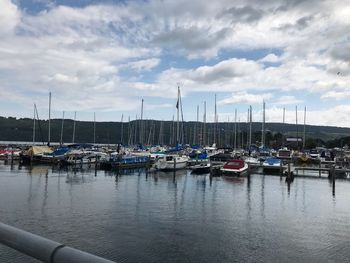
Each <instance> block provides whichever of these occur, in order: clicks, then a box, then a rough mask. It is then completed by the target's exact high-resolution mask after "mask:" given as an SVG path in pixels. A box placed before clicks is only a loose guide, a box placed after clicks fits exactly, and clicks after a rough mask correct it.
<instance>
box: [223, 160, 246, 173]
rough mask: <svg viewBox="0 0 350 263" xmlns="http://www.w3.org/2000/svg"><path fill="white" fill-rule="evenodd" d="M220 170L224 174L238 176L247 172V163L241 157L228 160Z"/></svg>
mask: <svg viewBox="0 0 350 263" xmlns="http://www.w3.org/2000/svg"><path fill="white" fill-rule="evenodd" d="M221 172H222V173H223V174H224V175H237V176H240V175H243V174H245V173H246V172H248V164H246V163H245V162H244V160H241V159H236V160H229V161H227V162H226V163H225V165H224V166H223V167H222V168H221Z"/></svg>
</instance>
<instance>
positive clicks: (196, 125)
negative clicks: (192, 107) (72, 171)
mask: <svg viewBox="0 0 350 263" xmlns="http://www.w3.org/2000/svg"><path fill="white" fill-rule="evenodd" d="M198 122H199V105H197V121H196V124H195V126H194V132H193V144H196V143H197V138H198V136H197V129H198Z"/></svg>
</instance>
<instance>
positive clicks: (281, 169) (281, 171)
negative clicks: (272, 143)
mask: <svg viewBox="0 0 350 263" xmlns="http://www.w3.org/2000/svg"><path fill="white" fill-rule="evenodd" d="M282 164H283V162H282V160H281V161H280V176H282V175H283V167H282ZM288 165H289V163H288Z"/></svg>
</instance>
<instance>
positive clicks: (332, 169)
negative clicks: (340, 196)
mask: <svg viewBox="0 0 350 263" xmlns="http://www.w3.org/2000/svg"><path fill="white" fill-rule="evenodd" d="M331 176H332V192H333V196H335V165H332V166H331Z"/></svg>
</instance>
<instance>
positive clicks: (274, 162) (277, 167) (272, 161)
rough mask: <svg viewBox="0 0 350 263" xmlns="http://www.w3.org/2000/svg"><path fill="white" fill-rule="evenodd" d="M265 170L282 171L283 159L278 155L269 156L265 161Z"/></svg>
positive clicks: (267, 171)
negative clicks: (277, 156)
mask: <svg viewBox="0 0 350 263" xmlns="http://www.w3.org/2000/svg"><path fill="white" fill-rule="evenodd" d="M262 167H263V172H264V173H271V172H282V171H283V169H284V167H283V166H282V160H281V159H278V158H276V157H269V158H267V159H266V160H265V161H264V162H263V163H262Z"/></svg>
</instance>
